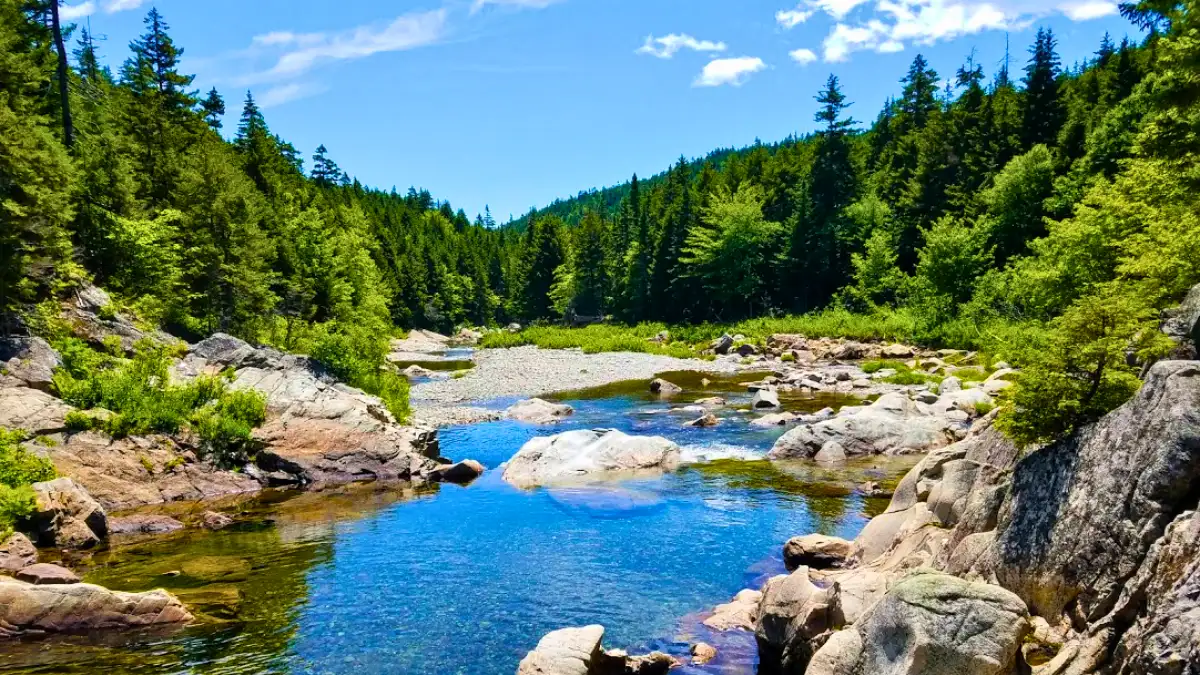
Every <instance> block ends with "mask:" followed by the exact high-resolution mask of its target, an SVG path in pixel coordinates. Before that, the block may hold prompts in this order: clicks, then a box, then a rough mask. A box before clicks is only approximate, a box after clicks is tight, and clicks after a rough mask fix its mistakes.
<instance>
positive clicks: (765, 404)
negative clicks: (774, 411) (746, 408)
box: [750, 389, 779, 410]
mask: <svg viewBox="0 0 1200 675" xmlns="http://www.w3.org/2000/svg"><path fill="white" fill-rule="evenodd" d="M750 407H751V408H754V409H755V410H760V409H762V408H778V407H779V394H777V393H776V392H774V391H771V390H768V389H760V390H758V391H756V392H754V398H752V399H750Z"/></svg>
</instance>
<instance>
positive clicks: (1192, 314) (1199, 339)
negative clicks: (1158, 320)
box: [1163, 284, 1200, 359]
mask: <svg viewBox="0 0 1200 675" xmlns="http://www.w3.org/2000/svg"><path fill="white" fill-rule="evenodd" d="M1163 332H1164V333H1166V334H1167V336H1168V337H1170V338H1171V339H1173V340H1175V341H1176V342H1177V343H1178V345H1177V346H1176V347H1175V352H1174V354H1173V355H1172V356H1173V357H1174V358H1180V359H1194V358H1197V356H1200V284H1197V285H1195V286H1193V287H1192V290H1190V291H1188V294H1187V297H1185V298H1184V299H1183V302H1182V303H1181V304H1180V305H1179V307H1178V308H1175V309H1173V310H1171V312H1169V314H1168V316H1167V320H1166V321H1165V322H1164V323H1163Z"/></svg>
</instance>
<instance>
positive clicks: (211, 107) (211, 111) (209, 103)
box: [200, 87, 225, 132]
mask: <svg viewBox="0 0 1200 675" xmlns="http://www.w3.org/2000/svg"><path fill="white" fill-rule="evenodd" d="M200 109H201V110H203V111H204V121H205V122H207V123H208V126H209V128H211V129H212V130H213V131H217V132H219V131H221V126H222V122H221V118H222V117H224V116H225V99H223V98H221V94H220V92H218V91H217V88H216V87H213V88H212V89H210V90H209V91H208V96H205V97H204V100H203V101H201V102H200Z"/></svg>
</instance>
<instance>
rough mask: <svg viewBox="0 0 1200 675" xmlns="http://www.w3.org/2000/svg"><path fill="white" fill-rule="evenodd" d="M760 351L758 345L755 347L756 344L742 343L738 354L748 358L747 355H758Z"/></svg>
mask: <svg viewBox="0 0 1200 675" xmlns="http://www.w3.org/2000/svg"><path fill="white" fill-rule="evenodd" d="M758 353H759V350H758V347H755V346H754V345H749V344H747V345H740V346H739V347H738V348H737V354H738V356H740V357H742V358H746V357H747V356H757V355H758Z"/></svg>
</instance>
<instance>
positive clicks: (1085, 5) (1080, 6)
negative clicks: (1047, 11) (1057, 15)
mask: <svg viewBox="0 0 1200 675" xmlns="http://www.w3.org/2000/svg"><path fill="white" fill-rule="evenodd" d="M1059 11H1061V12H1062V13H1063V14H1066V15H1067V18H1068V19H1070V20H1072V21H1088V20H1090V19H1099V18H1100V17H1102V16H1109V15H1112V14H1116V13H1117V4H1116V3H1115V2H1104V1H1103V0H1100V1H1095V0H1086V1H1085V2H1076V3H1071V4H1067V5H1062V6H1061V7H1059Z"/></svg>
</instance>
